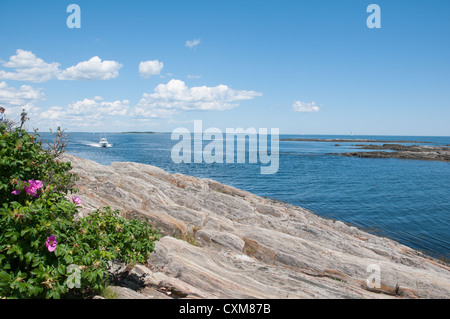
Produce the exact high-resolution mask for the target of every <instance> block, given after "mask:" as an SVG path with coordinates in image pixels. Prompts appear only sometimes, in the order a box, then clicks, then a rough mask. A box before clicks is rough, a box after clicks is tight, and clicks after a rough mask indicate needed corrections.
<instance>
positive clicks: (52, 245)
mask: <svg viewBox="0 0 450 319" xmlns="http://www.w3.org/2000/svg"><path fill="white" fill-rule="evenodd" d="M56 245H58V242H57V241H56V236H53V235H52V236H50V237H47V241H46V242H45V247H47V249H48V251H49V252H54V251H55V249H56Z"/></svg>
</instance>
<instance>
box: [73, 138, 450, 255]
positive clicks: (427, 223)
mask: <svg viewBox="0 0 450 319" xmlns="http://www.w3.org/2000/svg"><path fill="white" fill-rule="evenodd" d="M103 136H105V135H104V134H101V135H100V134H93V133H71V134H70V145H69V147H68V150H67V151H68V153H71V154H73V155H76V156H79V157H81V158H85V159H90V160H93V161H96V162H98V163H100V164H104V165H109V164H110V163H111V162H123V161H130V162H138V163H144V164H150V165H154V166H158V167H160V168H162V169H164V170H166V171H168V172H170V173H182V174H187V175H192V176H196V177H201V178H211V179H214V180H217V181H219V182H222V183H225V184H228V185H232V186H234V187H237V188H240V189H244V190H246V191H249V192H252V193H254V194H257V195H260V196H265V197H269V198H273V199H277V200H281V201H284V202H288V203H290V204H293V205H297V206H301V207H304V208H307V209H309V210H311V211H313V212H314V213H316V214H318V215H320V216H323V217H326V218H332V219H336V220H341V221H343V222H346V223H349V224H352V225H354V226H356V227H359V228H361V229H364V230H368V231H370V232H373V233H376V234H377V235H380V236H385V237H389V238H391V239H394V240H396V241H398V242H400V243H402V244H405V245H407V246H410V247H412V248H415V249H418V250H421V251H423V252H424V253H427V254H429V255H432V256H435V257H445V258H450V163H447V162H439V161H420V160H399V159H377V158H375V159H370V158H347V157H343V156H336V155H327V153H338V152H348V151H355V149H356V147H355V144H358V143H342V142H299V141H280V142H279V169H278V172H277V173H276V174H273V175H262V174H260V168H261V163H257V164H250V163H243V164H218V163H213V164H206V163H204V162H203V163H199V164H195V163H192V164H189V163H187V164H186V163H181V164H176V163H174V162H173V161H172V158H171V151H172V148H173V146H174V145H175V144H176V143H178V141H173V140H171V134H169V133H167V134H164V133H163V134H115V133H110V134H107V135H106V137H107V139H108V142H109V143H110V147H107V148H100V147H98V144H97V143H98V141H99V139H100V137H103ZM283 138H320V139H328V138H344V139H355V138H358V139H372V140H392V141H394V140H411V141H427V142H431V143H430V144H425V145H442V144H450V137H414V136H401V137H399V136H352V137H350V136H325V135H320V136H312V135H301V136H300V135H298V136H296V135H280V139H283ZM203 143H204V145H205V144H207V143H208V142H206V141H204V142H203ZM336 144H339V146H336ZM359 144H364V143H359ZM366 144H368V143H366ZM371 144H377V143H371ZM381 144H383V143H381ZM247 155H248V154H247ZM247 162H248V161H247Z"/></svg>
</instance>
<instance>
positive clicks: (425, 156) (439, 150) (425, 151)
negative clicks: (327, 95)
mask: <svg viewBox="0 0 450 319" xmlns="http://www.w3.org/2000/svg"><path fill="white" fill-rule="evenodd" d="M356 146H357V147H358V148H359V149H365V150H377V151H362V152H348V153H327V155H340V156H346V157H362V158H399V159H415V160H427V161H443V162H450V148H449V147H448V146H428V145H427V146H421V145H409V146H407V145H399V144H384V145H356ZM380 150H389V151H390V152H386V151H380Z"/></svg>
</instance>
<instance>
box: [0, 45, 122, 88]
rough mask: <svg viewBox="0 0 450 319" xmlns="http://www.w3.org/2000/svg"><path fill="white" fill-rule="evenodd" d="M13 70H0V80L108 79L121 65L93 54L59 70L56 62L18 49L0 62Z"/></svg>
mask: <svg viewBox="0 0 450 319" xmlns="http://www.w3.org/2000/svg"><path fill="white" fill-rule="evenodd" d="M2 65H3V66H4V67H5V68H11V69H14V71H13V72H7V71H4V70H0V80H16V81H27V82H37V83H39V82H47V81H49V80H52V79H59V80H108V79H113V78H116V77H117V76H118V75H119V69H120V68H121V67H122V65H121V64H120V63H118V62H116V61H103V62H102V60H101V59H100V58H99V57H98V56H95V57H93V58H91V59H90V60H89V61H83V62H80V63H78V64H77V65H75V66H71V67H69V68H67V69H65V70H60V69H59V67H60V64H59V63H56V62H52V63H46V62H44V60H42V59H41V58H38V57H36V55H34V53H33V52H31V51H25V50H21V49H18V50H17V52H16V55H13V56H11V57H10V58H9V61H8V62H5V63H3V64H2Z"/></svg>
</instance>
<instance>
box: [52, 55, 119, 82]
mask: <svg viewBox="0 0 450 319" xmlns="http://www.w3.org/2000/svg"><path fill="white" fill-rule="evenodd" d="M121 67H122V64H120V63H118V62H116V61H103V62H102V60H101V59H100V58H99V57H98V56H95V57H93V58H91V59H90V60H89V61H84V62H80V63H78V64H77V65H75V66H71V67H70V68H67V69H65V70H64V71H62V72H61V73H60V74H59V75H58V79H60V80H109V79H113V78H116V77H117V76H118V75H119V69H120V68H121Z"/></svg>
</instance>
